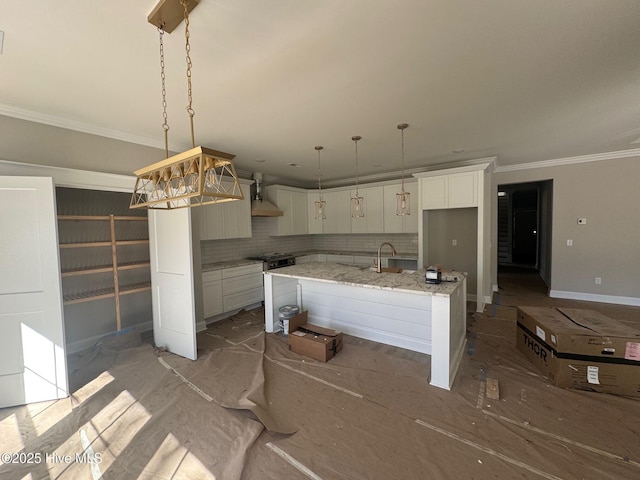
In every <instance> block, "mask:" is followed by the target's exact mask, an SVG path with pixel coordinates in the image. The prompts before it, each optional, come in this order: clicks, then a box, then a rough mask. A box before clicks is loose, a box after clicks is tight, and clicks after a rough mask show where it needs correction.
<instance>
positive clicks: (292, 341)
mask: <svg viewBox="0 0 640 480" xmlns="http://www.w3.org/2000/svg"><path fill="white" fill-rule="evenodd" d="M308 317H309V312H308V311H306V310H305V311H304V312H302V313H299V314H298V315H296V316H295V317H293V318H291V319H289V349H290V350H291V351H293V352H296V353H299V354H300V355H305V356H307V357H311V358H313V359H315V360H318V361H320V362H327V361H329V360H330V359H331V358H332V357H333V356H334V355H335V354H336V353H338V352H339V351H340V350H342V333H341V332H338V331H336V330H333V329H331V328H324V327H320V326H318V325H313V324H311V323H307V320H308Z"/></svg>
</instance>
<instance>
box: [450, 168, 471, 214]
mask: <svg viewBox="0 0 640 480" xmlns="http://www.w3.org/2000/svg"><path fill="white" fill-rule="evenodd" d="M448 177H449V208H460V207H477V206H478V172H464V173H454V174H451V175H449V176H448Z"/></svg>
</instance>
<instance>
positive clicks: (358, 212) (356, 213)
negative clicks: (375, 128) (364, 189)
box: [351, 135, 364, 218]
mask: <svg viewBox="0 0 640 480" xmlns="http://www.w3.org/2000/svg"><path fill="white" fill-rule="evenodd" d="M361 139H362V137H361V136H359V135H356V136H353V137H351V140H353V142H354V143H355V145H356V192H355V195H354V196H353V197H351V216H352V217H353V218H358V217H364V198H362V196H361V195H360V193H359V192H358V140H361Z"/></svg>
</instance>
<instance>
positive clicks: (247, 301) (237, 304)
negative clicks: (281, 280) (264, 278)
mask: <svg viewBox="0 0 640 480" xmlns="http://www.w3.org/2000/svg"><path fill="white" fill-rule="evenodd" d="M263 298H264V292H263V290H262V287H257V288H252V289H251V290H247V291H244V292H239V293H234V294H231V295H225V296H224V297H223V299H222V302H223V304H224V311H225V312H228V311H231V310H236V309H238V308H242V307H246V306H247V305H252V304H254V303H258V302H261V301H262V300H263Z"/></svg>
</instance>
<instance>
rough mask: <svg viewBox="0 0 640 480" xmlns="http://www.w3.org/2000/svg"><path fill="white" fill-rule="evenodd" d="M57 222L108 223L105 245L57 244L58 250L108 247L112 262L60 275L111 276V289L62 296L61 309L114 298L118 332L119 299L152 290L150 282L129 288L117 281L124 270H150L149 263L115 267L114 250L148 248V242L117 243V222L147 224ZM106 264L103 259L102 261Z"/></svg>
mask: <svg viewBox="0 0 640 480" xmlns="http://www.w3.org/2000/svg"><path fill="white" fill-rule="evenodd" d="M58 220H59V221H74V222H83V221H104V222H109V230H110V235H109V236H110V240H109V241H105V242H76V243H63V244H60V248H61V249H74V248H90V247H111V260H112V263H111V264H110V265H101V266H95V267H89V268H74V269H68V270H66V271H63V272H62V276H63V277H74V276H79V275H91V274H99V273H111V274H112V275H113V286H112V287H109V288H103V289H99V290H94V291H89V292H81V293H73V294H67V295H64V296H63V300H64V301H63V303H64V305H75V304H78V303H85V302H92V301H96V300H102V299H106V298H113V299H114V300H115V309H116V328H117V330H120V329H121V328H122V324H121V317H120V297H121V296H122V295H131V294H134V293H139V292H145V291H149V290H151V282H143V283H135V284H129V285H121V284H120V282H119V279H118V272H121V271H125V270H133V269H139V268H149V267H150V262H149V261H148V260H145V261H142V262H129V263H123V264H118V249H117V247H121V246H127V245H149V239H148V238H145V239H138V240H116V222H118V221H125V222H130V221H136V222H137V221H144V222H146V221H147V217H140V216H116V215H96V216H93V215H58ZM105 260H106V259H105Z"/></svg>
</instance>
